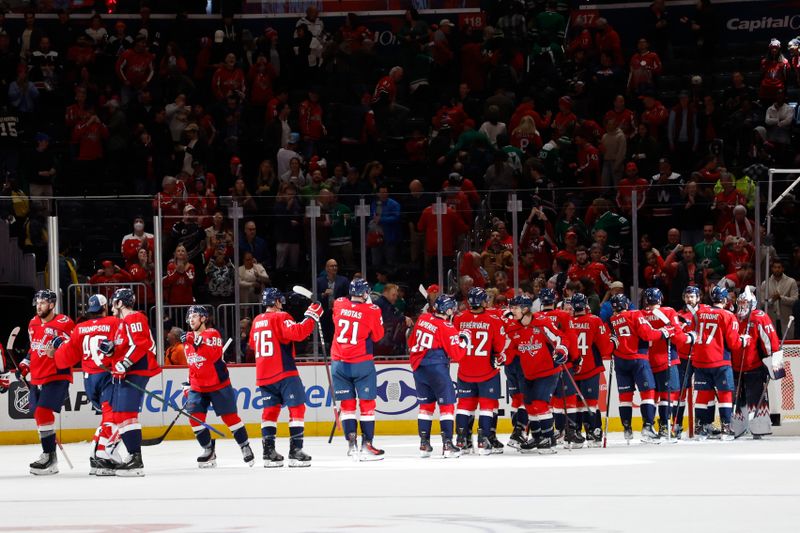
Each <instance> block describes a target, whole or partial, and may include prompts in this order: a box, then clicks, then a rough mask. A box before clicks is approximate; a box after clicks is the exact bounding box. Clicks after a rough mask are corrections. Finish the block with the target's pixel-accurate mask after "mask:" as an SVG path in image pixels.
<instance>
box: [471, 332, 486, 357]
mask: <svg viewBox="0 0 800 533" xmlns="http://www.w3.org/2000/svg"><path fill="white" fill-rule="evenodd" d="M487 342H489V332H488V331H476V332H475V340H474V341H473V343H472V344H470V345H469V348H468V351H467V355H474V356H475V357H487V356H488V355H489V351H488V350H487V349H486V343H487Z"/></svg>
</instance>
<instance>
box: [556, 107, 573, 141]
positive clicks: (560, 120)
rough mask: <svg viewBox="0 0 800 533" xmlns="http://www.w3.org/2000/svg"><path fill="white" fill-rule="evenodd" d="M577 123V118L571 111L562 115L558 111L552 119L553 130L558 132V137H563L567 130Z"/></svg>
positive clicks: (561, 112)
mask: <svg viewBox="0 0 800 533" xmlns="http://www.w3.org/2000/svg"><path fill="white" fill-rule="evenodd" d="M577 123H578V117H577V116H575V113H573V112H572V111H570V112H568V113H564V112H563V111H559V112H558V113H556V116H555V117H554V118H553V128H555V129H556V131H558V134H559V135H564V134H565V133H566V132H567V131H568V130H571V129H572V128H574V127H575V125H576V124H577Z"/></svg>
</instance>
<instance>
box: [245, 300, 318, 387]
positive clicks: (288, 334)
mask: <svg viewBox="0 0 800 533" xmlns="http://www.w3.org/2000/svg"><path fill="white" fill-rule="evenodd" d="M314 325H315V324H314V320H312V319H310V318H307V319H305V320H303V321H302V322H300V323H299V324H298V323H297V322H295V321H294V319H293V318H292V315H290V314H289V313H287V312H285V311H272V312H267V313H261V314H260V315H258V316H257V317H255V318H254V319H253V328H252V329H251V330H250V341H249V343H248V346H250V349H251V350H253V353H254V354H255V357H256V385H258V386H259V387H261V386H264V385H271V384H272V383H277V382H278V381H280V380H282V379H284V378H288V377H292V376H297V375H299V374H298V373H297V365H296V364H295V362H294V357H295V351H294V343H295V342H299V341H302V340H303V339H305V338H306V337H308V336H309V335H311V332H312V331H314Z"/></svg>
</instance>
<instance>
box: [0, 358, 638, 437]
mask: <svg viewBox="0 0 800 533" xmlns="http://www.w3.org/2000/svg"><path fill="white" fill-rule="evenodd" d="M376 368H377V374H378V400H377V409H376V418H377V420H378V429H377V431H378V433H379V434H380V433H383V434H416V431H417V428H416V417H417V409H416V407H417V397H416V390H415V388H414V376H413V374H412V372H411V367H410V366H409V365H408V364H407V363H405V362H398V363H379V364H377V365H376ZM457 369H458V367H457V366H456V365H452V366H451V369H450V372H451V375H452V377H453V380H454V384H453V386H454V387H455V379H456V371H457ZM229 370H230V376H231V383H232V384H233V387H234V389H235V391H236V404H237V407H238V409H239V416H240V417H241V418H242V420H243V421H244V422H245V423H246V424H247V425H248V431H249V433H250V435H251V436H256V435H258V434H259V428H260V424H261V409H262V408H263V403H262V400H261V393H260V391H259V390H258V389H257V388H256V386H255V367H254V366H253V365H241V366H233V365H232V366H230V367H229ZM299 371H300V377H301V379H302V380H303V384H304V386H305V403H306V417H305V419H306V434H307V435H328V434H329V433H330V430H331V427H332V423H333V404H332V399H331V395H330V388H329V387H328V379H327V374H326V371H325V366H324V365H321V364H309V365H302V366H299ZM500 375H501V377H502V394H503V396H502V397H501V399H500V409H501V410H502V412H503V415H502V416H501V417H500V423H499V431H501V432H510V430H511V425H510V420H509V407H510V398H507V397H506V383H505V376H504V375H503V373H502V372H501V374H500ZM73 377H74V383H72V385H71V386H70V389H69V395H68V398H67V399H66V402H65V405H64V408H63V409H62V411H61V414H60V415H59V416H57V418H56V425H57V427H58V430H59V437H60V438H61V440H62V441H64V442H72V441H81V440H87V439H89V438H91V435H92V434H93V432H94V429H95V427H96V426H97V424H98V422H99V420H100V418H99V415H97V414H95V412H94V410H93V409H92V406H91V403H90V402H89V400H88V398H87V396H86V392H85V390H84V386H83V374H82V373H81V372H75V373H74V376H73ZM187 379H188V369H187V368H185V367H183V368H181V367H169V368H165V369H164V371H163V372H162V373H161V375H159V376H155V377H154V378H153V379H151V380H150V382H149V383H148V386H147V388H148V390H150V391H151V392H153V393H155V394H158V395H159V396H161V397H165V398H167V399H169V401H171V402H172V403H174V404H178V405H180V404H181V403H182V401H183V397H182V386H181V383H183V382H184V381H186V380H187ZM606 394H607V393H606V386H605V379H604V378H601V395H600V396H601V397H600V405H601V408H602V409H603V410H605V399H606ZM614 396H616V394H612V405H611V412H612V417H616V416H617V407H616V399H615V398H613V397H614ZM634 401H638V393H637V397H636V398H635V399H634ZM0 402H2V403H3V407H2V409H0V444H27V443H34V442H38V436H37V433H36V424H35V423H34V420H33V412H32V411H31V410H30V407H29V405H28V390H27V389H26V388H25V386H24V385H23V384H22V383H20V382H13V383H12V385H11V389H10V390H9V391H8V392H7V393H6V394H4V395H3V396H0ZM636 405H638V403H637V404H636ZM175 414H176V412H175V410H174V409H172V408H171V407H166V406H165V405H164V404H162V403H161V402H159V401H158V400H156V399H154V398H152V397H146V398H145V402H144V406H143V408H142V412H141V414H140V420H141V422H142V426H143V427H144V434H145V438H149V437H154V436H157V435H160V434H161V433H162V432H163V429H164V427H165V426H167V425H169V423H170V422H172V420H173V419H174V418H175ZM635 414H638V412H635ZM208 420H209V422H210V423H212V424H214V425H215V426H216V427H218V428H220V429H223V430H224V425H221V421H220V420H219V418H217V417H216V416H215V415H214V414H213V412H211V413H209V418H208ZM279 421H280V422H282V424H280V428H279V433H280V434H288V433H287V429H286V424H285V423H286V422H287V421H288V411H287V409H282V410H281V417H280V419H279ZM611 427H613V428H615V429H619V427H620V426H619V424H618V422H617V421H616V420H615V421H614V423H613V424H612V426H611ZM223 432H225V433H226V434H227V432H226V431H223ZM192 435H193V434H192V432H191V430H190V428H189V425H188V422H187V421H186V419H185V418H183V417H182V418H181V419H180V420H179V421H178V423H177V424H176V427H175V428H173V430H172V431H171V432H170V434H169V438H193V437H192Z"/></svg>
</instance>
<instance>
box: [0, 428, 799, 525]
mask: <svg viewBox="0 0 800 533" xmlns="http://www.w3.org/2000/svg"><path fill="white" fill-rule="evenodd" d="M502 440H503V441H504V442H505V439H502ZM376 444H377V445H380V446H382V447H383V448H385V449H386V459H385V460H384V461H381V462H371V463H354V462H352V461H350V460H349V459H348V458H347V457H346V456H345V450H346V445H345V443H344V441H343V440H342V439H341V438H338V439H337V440H336V441H335V442H334V444H332V445H328V444H327V442H326V439H323V438H310V439H307V440H306V447H305V448H306V451H307V452H308V453H309V454H311V455H312V456H313V457H314V459H313V466H311V467H310V468H305V469H299V468H292V469H290V468H287V467H283V468H279V469H265V468H263V466H262V465H261V461H260V456H261V446H260V442H258V441H256V440H255V439H254V440H253V445H254V446H253V449H254V451H255V452H256V456H257V458H258V460H257V463H256V466H255V467H253V468H248V467H247V466H246V465H245V464H244V463H242V460H241V454H240V452H239V449H238V446H236V444H235V443H234V442H233V441H232V440H223V441H220V442H219V443H218V445H217V454H218V463H219V466H218V467H217V468H216V469H213V470H212V469H209V470H199V469H198V468H197V466H196V464H195V458H196V456H197V455H198V452H199V451H200V448H199V446H198V445H197V444H196V443H195V442H193V441H167V442H164V443H162V444H161V445H159V446H155V447H150V448H145V449H144V462H145V470H146V476H145V477H144V478H134V479H131V478H124V479H123V478H95V477H90V476H88V475H87V472H88V459H87V456H88V453H89V449H90V447H89V445H88V444H86V443H78V444H68V445H66V447H67V452H68V453H69V455H70V457H71V459H72V461H73V462H74V463H75V470H69V468H68V466H67V464H66V462H65V461H64V460H63V459H60V461H59V468H60V470H61V473H60V474H58V475H56V476H51V477H34V476H32V475H30V474H29V473H28V463H29V462H30V461H32V460H34V459H35V458H37V457H38V455H39V447H38V446H33V445H29V446H5V447H2V448H0V459H2V460H0V487H2V495H1V496H0V510H2V511H3V512H2V513H1V514H0V532H7V531H70V532H73V531H78V532H81V531H85V532H110V531H114V532H146V531H165V532H180V533H183V532H195V531H214V532H229V531H236V532H249V531H270V532H334V531H335V532H341V531H358V532H361V531H386V532H409V531H410V532H413V533H422V532H428V531H431V532H434V531H435V532H437V533H440V532H465V533H466V532H494V531H503V532H506V531H507V532H520V533H521V532H539V531H556V532H598V531H614V532H617V531H620V532H621V531H631V532H634V531H635V532H642V533H651V532H661V531H664V532H666V531H670V532H676V531H680V532H681V533H683V532H686V531H704V532H726V533H728V532H737V531H748V532H751V531H769V532H773V531H774V532H791V531H798V530H800V525H798V524H800V483H798V479H800V438H798V437H771V438H767V439H765V440H762V441H751V440H740V441H736V442H730V443H725V442H719V441H706V442H689V441H682V442H679V443H676V444H666V443H665V444H660V445H653V444H640V443H639V442H638V441H636V440H635V441H633V442H632V444H631V445H630V446H627V445H625V443H624V441H623V440H622V439H621V435H611V439H610V441H609V448H607V449H605V450H604V449H581V450H573V451H567V450H563V449H559V451H558V454H556V455H552V456H539V455H524V456H523V455H519V454H517V453H515V452H512V451H511V450H509V449H508V448H507V449H506V453H505V454H503V455H495V456H489V457H478V456H466V457H461V458H459V459H446V460H445V459H434V458H430V459H420V458H418V457H417V440H416V438H414V437H410V436H407V437H380V436H379V438H378V439H376ZM435 444H438V443H435ZM287 447H288V440H287V439H279V441H278V449H279V451H280V452H281V453H283V454H284V455H285V454H286V453H287V451H288V450H287V449H286V448H287ZM440 451H441V447H440V446H437V449H436V452H440Z"/></svg>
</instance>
